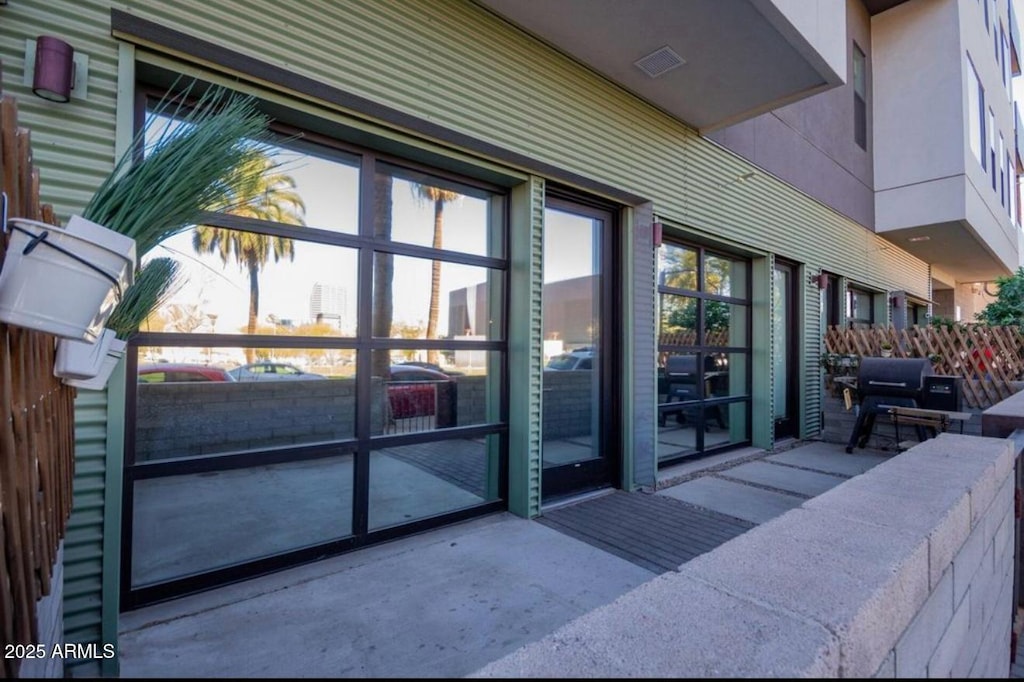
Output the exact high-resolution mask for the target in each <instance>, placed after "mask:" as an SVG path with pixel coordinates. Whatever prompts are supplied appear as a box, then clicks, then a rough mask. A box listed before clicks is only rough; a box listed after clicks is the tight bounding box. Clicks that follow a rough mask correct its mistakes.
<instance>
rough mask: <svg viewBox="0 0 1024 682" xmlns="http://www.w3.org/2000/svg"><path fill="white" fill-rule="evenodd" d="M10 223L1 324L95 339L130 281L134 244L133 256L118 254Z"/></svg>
mask: <svg viewBox="0 0 1024 682" xmlns="http://www.w3.org/2000/svg"><path fill="white" fill-rule="evenodd" d="M8 223H9V224H10V225H11V229H12V230H13V234H12V235H11V238H10V241H9V243H8V246H7V253H6V254H5V256H4V264H3V269H2V270H0V321H2V322H7V323H8V324H15V325H18V326H19V327H27V328H29V329H37V330H39V331H43V332H47V333H49V334H54V335H56V336H60V337H63V338H68V339H78V340H82V341H92V342H94V341H96V340H97V339H98V338H99V336H100V334H101V333H102V331H103V325H104V323H105V322H106V321H107V318H108V317H110V313H111V312H112V311H113V309H114V306H115V305H116V304H117V301H118V300H119V297H120V295H121V293H122V292H123V291H124V290H125V289H126V288H127V287H128V286H130V285H131V283H132V278H133V276H134V269H135V261H134V258H133V256H134V250H135V247H134V240H133V242H132V247H131V252H132V253H131V254H126V253H118V252H116V251H114V250H111V249H110V248H107V247H105V246H103V245H101V244H97V243H96V242H95V241H93V240H91V239H87V238H85V237H83V236H80V235H76V234H70V233H69V232H67V231H66V230H64V229H62V228H59V227H55V226H53V225H47V224H46V223H40V222H37V221H34V220H25V219H22V218H12V219H10V220H9V221H8ZM96 227H97V228H99V229H106V228H100V226H96ZM121 236H123V235H121ZM26 251H27V253H26Z"/></svg>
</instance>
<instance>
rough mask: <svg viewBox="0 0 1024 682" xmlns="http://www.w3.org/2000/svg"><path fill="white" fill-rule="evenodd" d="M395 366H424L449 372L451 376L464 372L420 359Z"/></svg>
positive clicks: (445, 372)
mask: <svg viewBox="0 0 1024 682" xmlns="http://www.w3.org/2000/svg"><path fill="white" fill-rule="evenodd" d="M395 367H423V368H425V369H432V370H434V371H435V372H441V373H442V374H447V375H448V376H450V377H460V376H462V375H463V373H462V372H459V371H456V370H454V369H445V368H443V367H441V366H440V365H435V364H434V363H433V362H421V361H419V360H409V361H407V362H401V363H399V364H397V365H395Z"/></svg>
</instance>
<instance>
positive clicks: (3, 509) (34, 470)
mask: <svg viewBox="0 0 1024 682" xmlns="http://www.w3.org/2000/svg"><path fill="white" fill-rule="evenodd" d="M0 182H2V189H3V192H4V193H5V194H6V196H7V199H8V215H9V216H10V217H23V218H29V219H32V220H43V221H44V222H47V223H50V224H53V225H56V224H57V221H56V219H55V216H54V212H53V209H52V207H51V206H48V205H40V203H39V186H40V176H39V172H38V170H36V169H35V168H34V167H33V163H32V151H31V134H30V133H29V131H27V130H25V129H20V128H19V127H18V124H17V105H16V103H15V100H14V98H13V97H10V96H0ZM4 227H6V226H4ZM8 242H9V234H7V233H6V232H0V268H2V267H3V263H4V255H5V253H6V248H7V245H8ZM54 360H55V338H54V337H53V336H51V335H48V334H44V333H42V332H37V331H32V330H29V329H22V328H19V327H15V326H8V325H6V324H3V323H0V636H2V638H3V642H2V643H4V644H34V643H38V634H39V633H38V628H37V622H36V604H37V602H38V600H39V598H40V597H42V596H44V595H47V594H49V593H50V590H51V589H52V587H53V586H52V582H51V578H52V570H53V563H54V561H55V559H56V556H57V550H58V547H59V544H60V541H61V539H62V538H63V537H64V533H65V531H66V529H67V521H68V517H69V516H70V513H71V504H72V480H73V477H74V394H75V390H74V389H73V388H70V387H68V386H65V385H63V384H62V383H61V382H60V380H59V379H57V378H56V377H54V374H53V365H54ZM18 673H19V663H18V660H17V659H14V658H11V659H7V658H4V659H3V663H2V664H0V675H2V676H3V677H17V676H18Z"/></svg>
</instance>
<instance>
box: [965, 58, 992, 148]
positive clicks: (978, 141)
mask: <svg viewBox="0 0 1024 682" xmlns="http://www.w3.org/2000/svg"><path fill="white" fill-rule="evenodd" d="M965 71H966V72H967V121H968V127H969V130H968V139H969V140H970V143H971V151H972V152H974V158H976V159H977V160H978V162H979V163H981V167H982V168H985V167H986V164H985V157H986V156H987V154H986V152H985V146H986V145H985V90H984V89H983V88H982V87H981V81H980V80H978V72H977V71H975V70H974V64H973V63H971V58H970V57H967V68H966V69H965Z"/></svg>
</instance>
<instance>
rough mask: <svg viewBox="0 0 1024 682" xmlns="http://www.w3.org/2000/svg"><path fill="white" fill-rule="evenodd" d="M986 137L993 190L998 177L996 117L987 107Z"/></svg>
mask: <svg viewBox="0 0 1024 682" xmlns="http://www.w3.org/2000/svg"><path fill="white" fill-rule="evenodd" d="M986 136H987V137H988V155H989V159H988V162H989V169H990V170H991V171H992V189H995V188H996V176H997V175H999V170H998V167H997V166H996V115H995V114H994V113H992V108H991V107H989V110H988V129H987V130H986Z"/></svg>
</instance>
